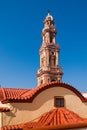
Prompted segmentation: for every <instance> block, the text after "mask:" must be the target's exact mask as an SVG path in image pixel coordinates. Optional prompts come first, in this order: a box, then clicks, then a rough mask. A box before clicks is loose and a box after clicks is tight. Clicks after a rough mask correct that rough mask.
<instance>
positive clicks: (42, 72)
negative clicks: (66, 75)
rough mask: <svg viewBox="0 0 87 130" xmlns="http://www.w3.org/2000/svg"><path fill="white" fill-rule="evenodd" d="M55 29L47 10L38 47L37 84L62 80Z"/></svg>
mask: <svg viewBox="0 0 87 130" xmlns="http://www.w3.org/2000/svg"><path fill="white" fill-rule="evenodd" d="M56 34H57V30H56V27H55V25H54V18H53V17H52V15H51V14H50V13H49V12H48V15H47V16H46V18H45V20H44V28H43V30H42V46H41V48H40V69H39V70H38V72H37V79H38V85H40V84H43V83H46V82H52V81H59V82H62V75H63V72H62V68H61V67H60V66H59V51H60V47H59V45H58V44H57V43H56Z"/></svg>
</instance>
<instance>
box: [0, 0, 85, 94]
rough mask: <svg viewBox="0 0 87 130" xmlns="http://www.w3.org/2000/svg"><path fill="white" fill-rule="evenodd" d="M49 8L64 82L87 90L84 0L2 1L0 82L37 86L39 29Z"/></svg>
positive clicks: (18, 85)
mask: <svg viewBox="0 0 87 130" xmlns="http://www.w3.org/2000/svg"><path fill="white" fill-rule="evenodd" d="M48 9H49V10H50V11H51V15H52V16H53V17H54V19H55V25H56V27H57V30H58V34H57V43H58V44H59V45H60V47H61V50H60V65H61V66H62V68H63V72H64V76H63V82H65V83H68V84H71V85H72V86H74V87H76V88H77V89H78V90H80V91H82V92H85V91H86V92H87V0H1V1H0V84H1V86H2V87H16V88H33V87H35V86H37V78H36V73H37V70H38V68H39V49H40V46H41V44H42V36H41V31H42V28H43V20H44V18H45V17H46V15H47V11H48Z"/></svg>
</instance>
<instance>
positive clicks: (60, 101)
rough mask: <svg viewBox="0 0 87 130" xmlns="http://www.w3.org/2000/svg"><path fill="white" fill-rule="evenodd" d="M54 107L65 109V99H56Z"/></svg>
mask: <svg viewBox="0 0 87 130" xmlns="http://www.w3.org/2000/svg"><path fill="white" fill-rule="evenodd" d="M54 106H55V107H64V98H63V97H54Z"/></svg>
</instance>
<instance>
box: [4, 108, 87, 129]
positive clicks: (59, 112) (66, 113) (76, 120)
mask: <svg viewBox="0 0 87 130" xmlns="http://www.w3.org/2000/svg"><path fill="white" fill-rule="evenodd" d="M77 124H80V125H83V126H87V119H84V118H81V117H79V116H78V115H77V114H76V113H74V112H72V111H70V110H68V109H65V108H57V109H54V110H52V111H50V112H48V113H45V114H43V115H42V116H41V117H39V119H38V121H37V122H28V123H25V124H20V125H13V126H5V127H3V128H2V130H15V129H22V128H23V129H25V128H26V129H27V130H28V129H31V128H40V127H41V128H43V127H46V126H47V127H48V126H57V127H59V128H62V126H63V127H68V126H72V127H73V125H75V126H76V125H77ZM75 126H74V127H75ZM78 127H79V126H78Z"/></svg>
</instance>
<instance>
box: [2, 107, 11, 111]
mask: <svg viewBox="0 0 87 130" xmlns="http://www.w3.org/2000/svg"><path fill="white" fill-rule="evenodd" d="M7 111H10V109H9V108H8V107H0V112H7Z"/></svg>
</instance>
